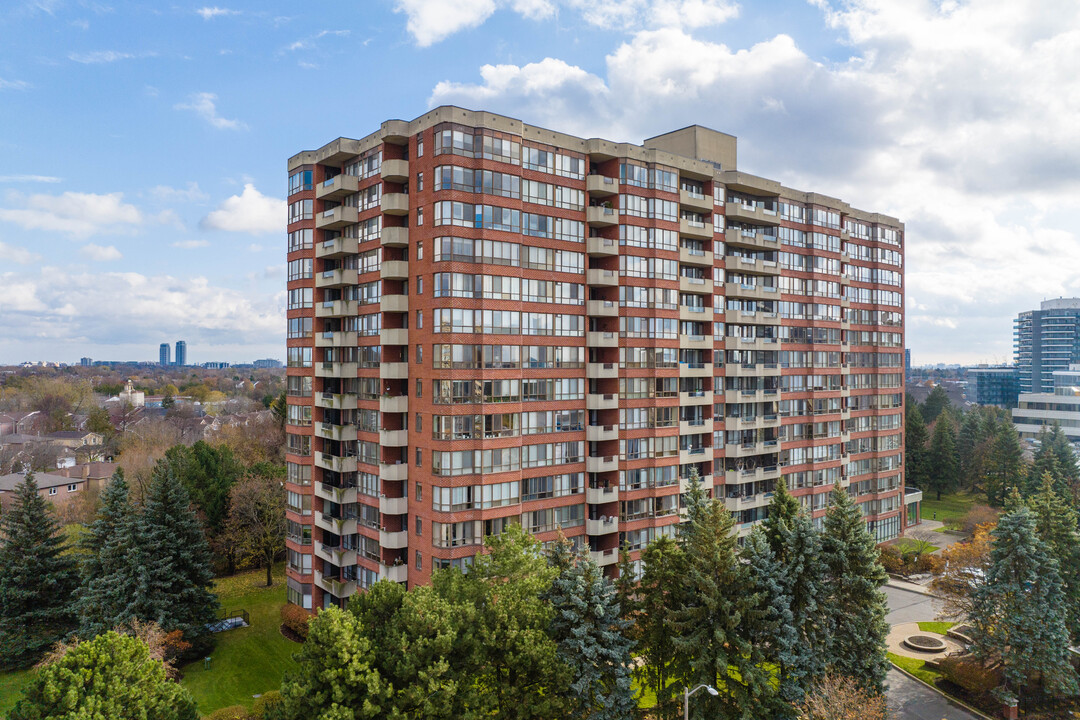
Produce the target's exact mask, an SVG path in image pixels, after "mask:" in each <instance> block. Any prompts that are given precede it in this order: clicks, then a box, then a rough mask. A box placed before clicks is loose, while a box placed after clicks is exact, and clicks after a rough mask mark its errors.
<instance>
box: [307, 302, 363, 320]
mask: <svg viewBox="0 0 1080 720" xmlns="http://www.w3.org/2000/svg"><path fill="white" fill-rule="evenodd" d="M359 307H360V306H359V304H358V303H357V302H356V301H355V300H326V301H324V302H321V303H315V317H318V318H328V317H352V316H353V315H356V313H357V312H358V310H359Z"/></svg>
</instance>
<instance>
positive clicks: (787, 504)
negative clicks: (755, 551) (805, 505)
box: [761, 477, 799, 562]
mask: <svg viewBox="0 0 1080 720" xmlns="http://www.w3.org/2000/svg"><path fill="white" fill-rule="evenodd" d="M798 516H799V501H798V500H796V499H795V497H794V496H793V495H792V494H791V493H789V492H788V488H787V479H786V478H784V477H781V478H780V479H779V480H777V481H776V489H775V490H774V491H773V496H772V500H770V501H769V511H768V514H767V515H766V516H765V520H764V521H763V522H762V523H761V527H762V528H764V530H765V539H766V540H768V542H769V547H771V548H772V551H773V554H774V555H775V556H776V557H777V559H779V560H781V562H782V561H783V557H784V554H785V552H786V548H785V542H784V536H785V534H786V533H787V532H789V531H790V530H791V528H792V526H793V525H794V523H795V518H797V517H798Z"/></svg>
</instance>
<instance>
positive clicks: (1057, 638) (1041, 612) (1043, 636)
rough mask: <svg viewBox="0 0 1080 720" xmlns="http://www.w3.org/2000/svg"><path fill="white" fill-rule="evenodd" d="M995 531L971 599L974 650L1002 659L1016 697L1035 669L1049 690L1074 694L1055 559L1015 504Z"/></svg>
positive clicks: (1026, 513)
mask: <svg viewBox="0 0 1080 720" xmlns="http://www.w3.org/2000/svg"><path fill="white" fill-rule="evenodd" d="M993 536H994V548H993V550H992V551H991V553H990V571H989V573H988V574H987V577H986V582H985V583H983V584H982V585H981V586H980V587H979V588H978V589H977V590H976V591H975V598H974V601H973V603H972V613H971V618H970V621H971V624H972V626H973V635H974V637H973V639H974V645H973V647H972V650H973V652H974V653H975V654H976V656H977V657H979V658H981V659H983V660H984V661H990V662H1000V663H1001V665H1002V669H1003V673H1004V676H1005V690H1006V691H1007V692H1010V693H1012V694H1015V695H1017V696H1018V695H1019V693H1020V691H1021V690H1023V689H1024V688H1025V687H1026V686H1029V685H1030V684H1031V681H1032V678H1033V677H1034V676H1035V675H1036V674H1038V675H1039V676H1041V679H1042V683H1043V685H1044V687H1045V688H1046V689H1047V690H1048V691H1049V692H1051V693H1054V694H1067V693H1075V692H1076V691H1077V682H1076V674H1075V672H1074V671H1073V669H1072V665H1071V664H1070V662H1069V631H1068V628H1067V627H1066V618H1065V612H1064V604H1065V594H1064V592H1063V590H1062V583H1061V576H1060V573H1059V569H1058V562H1057V560H1056V559H1054V558H1053V557H1052V556H1051V555H1050V553H1049V551H1048V550H1047V547H1046V545H1045V544H1044V543H1043V542H1042V541H1041V540H1040V539H1039V537H1038V535H1037V532H1036V521H1035V516H1034V515H1033V514H1032V513H1031V510H1029V509H1028V508H1027V507H1026V506H1024V505H1022V504H1015V505H1013V509H1011V510H1010V511H1008V512H1006V513H1005V514H1004V515H1002V516H1001V518H1000V519H999V521H998V525H997V527H996V528H995V529H994V531H993Z"/></svg>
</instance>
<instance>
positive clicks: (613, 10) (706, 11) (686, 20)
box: [567, 0, 739, 30]
mask: <svg viewBox="0 0 1080 720" xmlns="http://www.w3.org/2000/svg"><path fill="white" fill-rule="evenodd" d="M567 4H568V5H569V6H570V7H572V8H573V9H575V10H577V11H579V12H580V13H581V15H582V18H583V19H584V20H585V22H587V23H589V24H590V25H595V26H596V27H601V28H610V29H623V30H627V29H634V28H657V27H687V28H697V27H705V26H708V25H719V24H721V23H724V22H727V21H728V20H731V19H732V18H734V17H736V16H738V14H739V6H738V5H737V4H736V3H734V2H729V1H728V0H567Z"/></svg>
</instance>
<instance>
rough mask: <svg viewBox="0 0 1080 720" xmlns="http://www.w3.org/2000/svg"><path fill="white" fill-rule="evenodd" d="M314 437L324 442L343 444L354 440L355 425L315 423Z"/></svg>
mask: <svg viewBox="0 0 1080 720" xmlns="http://www.w3.org/2000/svg"><path fill="white" fill-rule="evenodd" d="M315 436H316V437H321V438H323V439H325V440H337V441H338V442H344V441H349V440H355V439H356V426H355V425H331V424H330V423H324V422H317V423H315Z"/></svg>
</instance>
